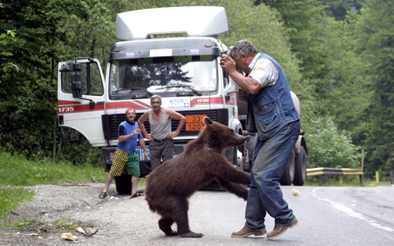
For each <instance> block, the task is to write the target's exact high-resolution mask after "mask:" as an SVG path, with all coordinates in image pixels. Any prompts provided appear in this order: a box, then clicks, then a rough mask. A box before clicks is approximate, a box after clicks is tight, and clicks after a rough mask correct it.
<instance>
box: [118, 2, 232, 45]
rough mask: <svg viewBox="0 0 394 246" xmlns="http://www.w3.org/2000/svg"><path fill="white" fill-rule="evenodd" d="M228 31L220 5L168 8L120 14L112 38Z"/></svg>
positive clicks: (131, 38)
mask: <svg viewBox="0 0 394 246" xmlns="http://www.w3.org/2000/svg"><path fill="white" fill-rule="evenodd" d="M227 31H228V22H227V15H226V11H225V9H224V8H223V7H212V6H209V7H208V6H195V7H171V8H156V9H142V10H134V11H129V12H123V13H119V14H118V15H117V17H116V28H115V37H116V38H118V39H120V40H135V39H146V38H148V35H153V34H170V33H187V35H188V36H218V35H219V34H221V33H224V32H227Z"/></svg>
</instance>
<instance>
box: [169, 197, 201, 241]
mask: <svg viewBox="0 0 394 246" xmlns="http://www.w3.org/2000/svg"><path fill="white" fill-rule="evenodd" d="M173 204H174V207H173V210H172V211H173V218H174V219H175V222H176V223H177V225H178V235H179V236H181V237H193V238H199V237H202V236H203V234H202V233H195V232H192V231H191V230H190V228H189V218H188V215H187V211H188V210H189V205H188V202H187V200H186V199H185V198H180V197H178V199H177V201H176V203H173Z"/></svg>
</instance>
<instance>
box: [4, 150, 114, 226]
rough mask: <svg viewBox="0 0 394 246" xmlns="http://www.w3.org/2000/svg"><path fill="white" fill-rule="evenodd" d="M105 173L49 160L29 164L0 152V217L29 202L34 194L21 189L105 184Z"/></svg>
mask: <svg viewBox="0 0 394 246" xmlns="http://www.w3.org/2000/svg"><path fill="white" fill-rule="evenodd" d="M106 177H107V173H105V172H104V170H103V168H100V167H93V166H91V165H80V166H75V165H72V164H70V163H64V162H60V163H55V162H52V161H48V160H42V161H41V160H40V161H31V160H26V158H25V157H23V156H22V155H11V154H10V153H5V152H2V153H0V218H1V217H3V216H4V214H5V213H6V212H9V211H12V210H14V209H16V208H17V206H18V204H19V203H20V202H23V201H29V200H32V199H33V197H34V193H32V192H30V191H28V190H27V189H25V188H21V186H34V185H38V184H64V183H71V184H77V183H88V182H102V183H104V182H105V180H106Z"/></svg>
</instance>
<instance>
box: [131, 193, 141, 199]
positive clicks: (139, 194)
mask: <svg viewBox="0 0 394 246" xmlns="http://www.w3.org/2000/svg"><path fill="white" fill-rule="evenodd" d="M143 195H144V194H142V193H139V192H136V193H135V194H134V196H130V198H136V197H139V196H143Z"/></svg>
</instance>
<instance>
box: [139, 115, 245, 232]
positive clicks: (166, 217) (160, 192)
mask: <svg viewBox="0 0 394 246" xmlns="http://www.w3.org/2000/svg"><path fill="white" fill-rule="evenodd" d="M204 123H205V126H204V128H203V129H202V130H201V132H200V134H199V136H198V138H197V139H195V140H192V141H190V142H189V143H188V144H187V145H186V146H185V150H184V152H183V153H181V154H180V155H178V156H177V157H175V158H173V159H171V160H168V161H166V162H165V163H163V164H162V165H160V166H159V167H158V168H156V169H155V170H154V171H152V172H151V173H150V174H149V175H148V176H147V178H146V189H145V199H146V200H147V201H148V204H149V208H150V209H151V210H152V211H153V212H157V213H159V214H160V215H161V219H160V220H159V227H160V229H161V230H162V231H163V232H164V233H165V234H166V235H167V236H175V235H179V236H181V237H202V236H203V234H201V233H194V232H192V231H190V228H189V220H188V214H187V213H188V210H189V202H188V199H189V197H190V196H191V195H192V194H193V193H194V192H196V191H197V190H198V189H199V188H201V187H202V186H204V185H206V184H208V183H209V182H211V181H212V180H216V181H217V182H218V183H219V184H220V185H221V186H222V187H223V188H225V189H226V190H227V191H229V192H231V193H234V194H235V195H237V196H239V197H241V198H243V199H245V200H246V199H247V197H248V190H247V189H246V188H245V187H244V186H242V185H240V184H244V185H248V184H250V175H249V174H248V173H246V172H244V171H240V170H238V169H236V168H235V167H234V166H233V165H232V164H231V163H230V162H229V161H228V160H227V158H226V157H225V156H224V155H223V154H222V152H223V151H224V149H225V148H227V147H231V146H238V145H241V144H243V143H244V142H245V138H244V137H243V136H241V135H239V134H237V133H236V132H234V130H232V129H231V128H229V127H227V126H224V125H222V124H220V123H217V122H213V121H212V120H211V119H210V118H208V117H205V118H204ZM174 222H175V223H176V224H177V226H178V230H177V231H173V230H172V229H171V225H172V224H173V223H174Z"/></svg>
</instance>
